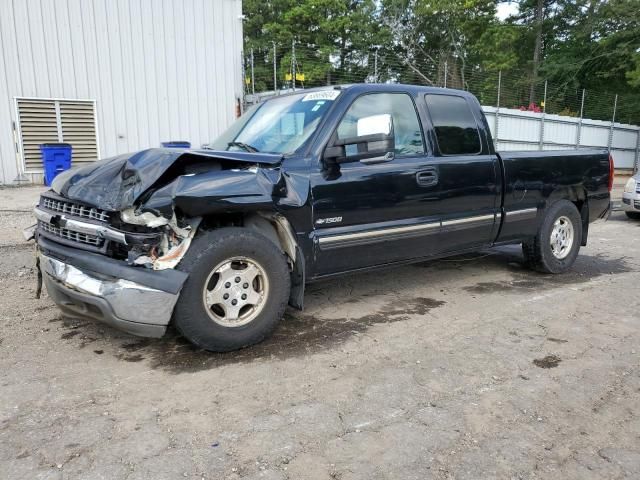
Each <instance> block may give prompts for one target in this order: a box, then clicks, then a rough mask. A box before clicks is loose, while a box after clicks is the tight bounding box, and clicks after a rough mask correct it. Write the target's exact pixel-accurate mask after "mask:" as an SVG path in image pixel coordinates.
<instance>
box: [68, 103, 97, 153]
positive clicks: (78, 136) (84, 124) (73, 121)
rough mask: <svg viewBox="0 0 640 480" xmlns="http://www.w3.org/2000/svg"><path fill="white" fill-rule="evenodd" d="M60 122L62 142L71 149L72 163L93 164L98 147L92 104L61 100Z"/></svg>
mask: <svg viewBox="0 0 640 480" xmlns="http://www.w3.org/2000/svg"><path fill="white" fill-rule="evenodd" d="M60 121H61V123H62V140H63V141H64V142H65V143H70V144H71V146H72V147H73V163H74V164H75V165H78V164H81V163H88V162H95V161H96V160H97V159H98V147H97V145H96V121H95V116H94V110H93V102H80V101H68V100H61V101H60Z"/></svg>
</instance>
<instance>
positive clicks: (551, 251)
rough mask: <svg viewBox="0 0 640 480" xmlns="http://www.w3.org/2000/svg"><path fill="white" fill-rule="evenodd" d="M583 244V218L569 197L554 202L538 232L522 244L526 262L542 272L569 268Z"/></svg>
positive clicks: (558, 271)
mask: <svg viewBox="0 0 640 480" xmlns="http://www.w3.org/2000/svg"><path fill="white" fill-rule="evenodd" d="M581 244H582V218H581V216H580V212H579V211H578V209H577V208H576V206H575V205H574V204H573V203H571V202H569V201H568V200H559V201H558V202H556V203H554V204H553V205H551V206H550V207H549V208H548V209H547V212H546V215H545V217H544V219H543V221H542V224H541V225H540V228H539V229H538V232H537V234H536V236H535V237H534V238H533V239H532V240H529V241H526V242H524V243H523V244H522V252H523V253H524V258H525V262H526V263H527V265H528V266H529V267H530V268H532V269H533V270H537V271H539V272H543V273H563V272H566V271H567V270H568V269H569V268H571V266H572V265H573V263H574V262H575V260H576V257H577V256H578V252H579V251H580V245H581Z"/></svg>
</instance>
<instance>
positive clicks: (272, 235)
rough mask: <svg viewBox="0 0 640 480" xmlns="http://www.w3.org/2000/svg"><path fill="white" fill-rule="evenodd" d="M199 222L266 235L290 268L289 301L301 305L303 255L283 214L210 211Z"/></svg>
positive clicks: (208, 225) (208, 226)
mask: <svg viewBox="0 0 640 480" xmlns="http://www.w3.org/2000/svg"><path fill="white" fill-rule="evenodd" d="M203 224H204V225H205V226H206V228H220V227H229V226H236V227H246V228H253V229H255V230H257V231H259V232H260V233H261V234H263V235H264V236H265V237H266V238H268V239H269V240H270V241H271V242H272V243H273V244H274V245H276V246H277V247H278V248H279V249H280V250H281V251H282V252H283V253H284V254H285V255H286V256H287V260H288V263H289V269H290V272H291V297H290V299H289V304H290V305H291V306H293V307H295V308H299V309H302V306H303V298H304V283H305V272H304V267H305V262H304V257H303V254H302V250H301V249H300V247H299V246H298V244H297V242H296V237H295V233H294V231H293V228H292V227H291V224H290V223H289V221H288V220H287V219H286V218H285V217H284V216H283V215H280V214H278V213H275V212H270V211H268V212H263V211H258V212H243V213H235V214H226V215H211V216H208V217H205V218H204V219H203Z"/></svg>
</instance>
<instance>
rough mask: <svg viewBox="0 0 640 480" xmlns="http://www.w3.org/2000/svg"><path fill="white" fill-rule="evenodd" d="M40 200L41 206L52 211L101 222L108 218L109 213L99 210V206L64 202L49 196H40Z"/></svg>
mask: <svg viewBox="0 0 640 480" xmlns="http://www.w3.org/2000/svg"><path fill="white" fill-rule="evenodd" d="M41 202H42V203H41V204H40V205H41V206H42V207H43V208H46V209H47V210H53V211H54V212H59V213H66V214H68V215H75V216H77V217H84V218H90V219H92V220H99V221H101V222H106V221H107V220H108V219H109V213H108V212H106V211H104V210H100V209H99V208H94V207H87V206H84V205H80V204H78V203H72V202H64V201H61V200H55V199H53V198H49V197H42V200H41Z"/></svg>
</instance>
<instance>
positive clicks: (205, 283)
mask: <svg viewBox="0 0 640 480" xmlns="http://www.w3.org/2000/svg"><path fill="white" fill-rule="evenodd" d="M612 181H613V163H612V160H611V158H610V155H609V154H608V152H607V151H604V150H580V151H566V150H565V151H549V152H539V151H521V152H505V153H500V154H498V153H496V152H495V151H494V145H493V141H492V139H491V134H490V131H489V127H488V125H487V121H486V119H485V117H484V115H483V112H482V110H481V107H480V104H479V103H478V101H477V100H476V99H475V97H473V96H472V95H470V94H469V93H466V92H462V91H456V90H447V89H441V88H428V87H419V86H409V85H374V84H361V85H348V86H341V87H327V88H323V89H317V90H305V91H301V92H297V93H292V94H288V95H282V96H278V97H275V98H273V99H271V100H268V101H266V102H264V103H262V104H260V105H257V106H254V107H252V108H250V109H249V110H248V111H247V112H246V113H245V114H244V115H243V116H242V117H241V118H240V119H238V120H237V121H236V122H235V123H234V124H233V125H232V126H231V127H230V128H229V130H228V131H226V132H225V133H224V134H223V135H222V136H221V137H220V138H218V139H217V140H216V141H215V142H213V143H212V144H211V145H208V146H206V147H203V148H201V149H197V150H173V149H150V150H144V151H141V152H137V153H133V154H127V155H120V156H117V157H114V158H111V159H107V160H104V161H100V162H97V163H95V164H93V165H90V166H85V167H82V168H79V169H74V170H71V171H68V172H65V173H63V174H60V175H59V176H58V177H57V178H56V179H55V181H54V183H53V185H52V190H50V191H48V192H46V193H44V194H43V195H42V197H41V198H40V201H39V204H38V206H37V207H36V209H35V214H36V217H37V224H36V226H34V228H33V230H32V232H33V234H34V235H35V237H36V241H37V246H38V249H37V250H38V254H37V256H38V262H39V265H40V267H41V271H42V276H43V279H44V283H45V285H46V287H47V290H48V293H49V296H50V297H51V298H52V299H53V300H54V301H55V302H56V303H57V304H58V305H59V306H60V308H61V309H62V310H63V311H64V312H65V313H67V314H69V315H72V316H87V317H91V318H94V319H97V320H100V321H103V322H106V323H108V324H111V325H113V326H115V327H118V328H120V329H123V330H125V331H127V332H130V333H132V334H136V335H142V336H151V337H158V336H162V335H163V334H164V333H165V331H166V329H167V326H168V325H169V323H170V322H173V324H175V326H176V327H177V329H178V330H179V331H180V332H181V333H182V334H183V335H184V336H185V337H186V338H188V339H189V340H190V341H192V342H193V343H195V344H196V345H198V346H200V347H202V348H205V349H208V350H213V351H226V350H232V349H236V348H241V347H244V346H247V345H250V344H253V343H256V342H259V341H261V340H262V339H264V338H265V337H266V336H267V335H268V334H269V333H270V332H271V331H272V329H273V328H274V327H275V325H276V323H277V322H278V321H279V320H280V318H281V317H282V315H283V313H284V310H285V308H286V306H287V304H290V305H292V306H294V307H297V308H302V306H303V297H304V287H305V283H308V282H310V281H314V280H318V279H321V278H326V277H330V276H333V275H339V274H344V273H347V272H354V271H361V270H366V269H371V268H377V267H384V266H388V265H396V264H401V263H409V262H416V261H424V260H426V259H433V258H436V257H444V256H449V255H455V254H459V253H461V252H468V251H474V250H478V249H481V248H485V247H489V246H494V245H503V244H520V243H521V244H522V245H523V252H524V258H525V261H526V262H527V263H528V264H529V265H530V266H531V267H532V268H534V269H536V270H539V271H542V272H548V273H560V272H564V271H565V270H567V269H568V268H570V267H571V265H572V264H573V262H574V260H575V259H576V256H577V255H578V250H579V249H580V246H581V245H586V242H587V234H588V232H589V223H590V222H592V221H594V220H596V219H598V218H603V217H605V216H606V215H607V214H608V211H609V198H610V191H611V186H612Z"/></svg>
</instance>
